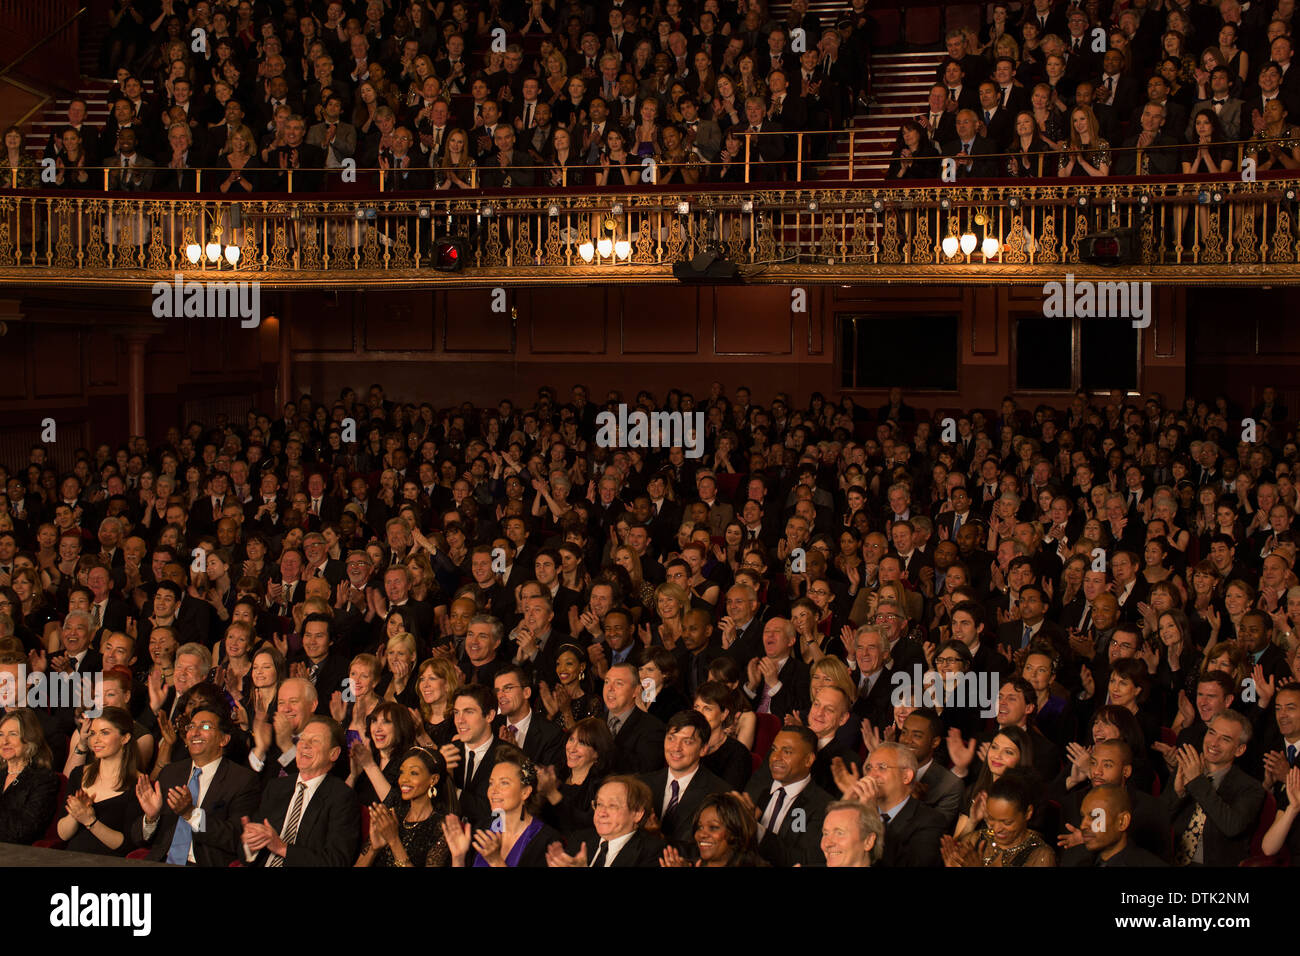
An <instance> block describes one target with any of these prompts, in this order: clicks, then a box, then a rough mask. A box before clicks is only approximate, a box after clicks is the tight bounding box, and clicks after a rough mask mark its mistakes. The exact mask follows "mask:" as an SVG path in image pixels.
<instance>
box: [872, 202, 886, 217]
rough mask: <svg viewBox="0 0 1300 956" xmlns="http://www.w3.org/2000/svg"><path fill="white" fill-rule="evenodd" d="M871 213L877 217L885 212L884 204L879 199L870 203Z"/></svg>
mask: <svg viewBox="0 0 1300 956" xmlns="http://www.w3.org/2000/svg"><path fill="white" fill-rule="evenodd" d="M871 211H872V212H874V213H876V214H877V215H879V214H880V213H882V212H884V211H885V204H884V203H883V202H881V201H880V200H879V199H876V200H874V201H873V202H872V203H871Z"/></svg>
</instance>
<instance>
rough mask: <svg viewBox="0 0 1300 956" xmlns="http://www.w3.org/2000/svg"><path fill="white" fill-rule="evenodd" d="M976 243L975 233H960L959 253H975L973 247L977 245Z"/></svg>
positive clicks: (977, 241)
mask: <svg viewBox="0 0 1300 956" xmlns="http://www.w3.org/2000/svg"><path fill="white" fill-rule="evenodd" d="M978 243H979V240H978V239H976V238H975V233H973V232H964V233H962V236H961V251H962V253H963V254H965V255H970V254H971V253H972V252H974V251H975V246H976V245H978Z"/></svg>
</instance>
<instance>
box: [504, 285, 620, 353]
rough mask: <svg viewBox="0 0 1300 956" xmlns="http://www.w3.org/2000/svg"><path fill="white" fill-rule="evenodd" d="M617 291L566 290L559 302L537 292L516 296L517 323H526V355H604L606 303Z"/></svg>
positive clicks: (529, 291)
mask: <svg viewBox="0 0 1300 956" xmlns="http://www.w3.org/2000/svg"><path fill="white" fill-rule="evenodd" d="M617 294H618V290H616V289H610V288H609V287H608V286H586V287H582V288H576V289H568V290H566V294H565V295H564V297H563V299H562V300H561V301H558V302H557V300H556V297H555V296H554V295H552V294H550V293H548V292H546V291H544V290H541V289H524V290H523V291H521V292H520V293H519V308H520V313H521V315H520V317H519V321H520V324H521V325H522V324H523V322H524V321H525V320H526V321H527V322H528V332H529V346H530V351H532V352H533V354H535V355H548V354H560V353H564V354H570V355H572V354H575V353H581V354H585V355H604V353H605V352H606V349H607V344H606V341H605V325H606V322H605V320H606V316H607V314H608V310H609V299H610V296H612V295H617Z"/></svg>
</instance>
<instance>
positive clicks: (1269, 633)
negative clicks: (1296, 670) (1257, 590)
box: [1237, 610, 1291, 680]
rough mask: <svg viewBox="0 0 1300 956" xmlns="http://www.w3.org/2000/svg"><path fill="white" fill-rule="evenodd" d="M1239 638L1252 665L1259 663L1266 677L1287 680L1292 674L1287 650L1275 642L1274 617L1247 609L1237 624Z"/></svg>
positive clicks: (1248, 662) (1247, 661)
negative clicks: (1287, 658)
mask: <svg viewBox="0 0 1300 956" xmlns="http://www.w3.org/2000/svg"><path fill="white" fill-rule="evenodd" d="M1237 640H1238V642H1239V643H1240V644H1241V646H1242V648H1243V649H1244V650H1245V651H1246V654H1247V655H1248V656H1247V658H1246V663H1247V665H1248V666H1250V667H1252V668H1253V667H1254V666H1255V665H1258V666H1259V667H1261V668H1262V669H1263V671H1264V677H1265V679H1269V680H1285V679H1287V678H1289V677H1290V676H1291V668H1290V666H1289V665H1288V664H1287V660H1286V652H1285V651H1283V650H1282V648H1280V647H1278V646H1277V644H1275V643H1274V642H1273V619H1272V618H1270V617H1269V616H1268V614H1267V613H1266V612H1264V611H1259V610H1252V611H1247V612H1246V613H1245V614H1243V615H1242V617H1241V623H1240V624H1238V625H1237Z"/></svg>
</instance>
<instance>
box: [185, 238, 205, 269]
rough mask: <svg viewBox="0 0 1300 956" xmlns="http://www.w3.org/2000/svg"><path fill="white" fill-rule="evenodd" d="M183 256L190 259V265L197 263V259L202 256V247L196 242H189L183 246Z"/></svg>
mask: <svg viewBox="0 0 1300 956" xmlns="http://www.w3.org/2000/svg"><path fill="white" fill-rule="evenodd" d="M185 258H186V259H189V260H190V265H192V266H196V265H198V264H199V260H200V259H202V258H203V247H202V246H200V245H199V244H198V243H197V242H191V243H190V244H189V245H188V246H186V247H185Z"/></svg>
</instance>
